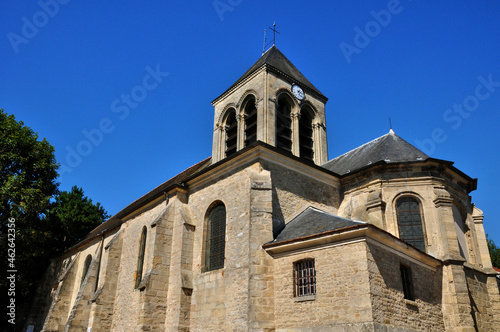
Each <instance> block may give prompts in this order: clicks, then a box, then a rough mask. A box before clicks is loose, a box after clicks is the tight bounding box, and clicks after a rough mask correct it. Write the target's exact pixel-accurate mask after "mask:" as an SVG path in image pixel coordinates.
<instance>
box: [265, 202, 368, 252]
mask: <svg viewBox="0 0 500 332" xmlns="http://www.w3.org/2000/svg"><path fill="white" fill-rule="evenodd" d="M362 224H366V223H365V222H364V221H356V220H351V219H346V218H342V217H339V216H336V215H333V214H330V213H327V212H324V211H321V210H319V209H316V208H314V207H311V206H310V207H308V208H307V209H305V210H304V211H302V212H301V213H300V214H299V215H298V216H296V217H295V218H293V219H292V220H291V221H290V222H289V223H287V224H286V225H285V228H283V230H282V231H281V232H280V233H279V235H278V236H277V237H276V239H275V240H274V241H272V242H270V243H273V244H274V243H279V242H284V241H290V240H294V239H299V238H303V237H307V236H312V235H317V234H321V233H325V232H330V231H335V230H338V229H342V228H346V227H351V226H357V225H362Z"/></svg>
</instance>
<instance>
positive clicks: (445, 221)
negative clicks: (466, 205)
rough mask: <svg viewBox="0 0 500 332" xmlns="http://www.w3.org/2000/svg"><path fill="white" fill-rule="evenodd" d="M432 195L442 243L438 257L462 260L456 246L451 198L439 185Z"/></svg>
mask: <svg viewBox="0 0 500 332" xmlns="http://www.w3.org/2000/svg"><path fill="white" fill-rule="evenodd" d="M434 195H435V199H434V204H435V206H436V213H437V216H438V220H439V221H440V222H439V224H440V225H441V229H440V231H441V241H442V243H443V252H441V253H438V255H439V256H440V257H439V258H440V259H442V260H458V261H463V260H464V259H463V258H462V256H461V255H460V249H459V247H458V240H457V232H456V231H455V220H454V218H453V211H452V204H453V199H452V198H451V196H450V194H449V193H448V191H446V190H445V189H444V188H440V187H436V188H434Z"/></svg>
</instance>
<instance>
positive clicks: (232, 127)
mask: <svg viewBox="0 0 500 332" xmlns="http://www.w3.org/2000/svg"><path fill="white" fill-rule="evenodd" d="M237 137H238V122H237V121H236V113H235V111H234V110H233V111H231V113H230V114H229V116H228V117H227V120H226V157H229V156H230V155H232V154H233V153H235V152H236V148H237V146H236V144H237Z"/></svg>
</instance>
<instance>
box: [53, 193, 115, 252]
mask: <svg viewBox="0 0 500 332" xmlns="http://www.w3.org/2000/svg"><path fill="white" fill-rule="evenodd" d="M107 218H109V216H108V214H107V213H106V210H104V208H103V207H102V206H101V204H100V203H96V204H94V203H93V202H92V199H90V198H88V197H87V196H85V194H84V192H83V189H82V188H78V187H77V186H73V187H72V188H71V191H69V192H67V191H62V192H60V193H59V195H58V196H57V197H56V199H55V202H54V204H53V205H52V207H51V209H50V211H49V214H48V215H47V219H48V220H49V221H50V224H51V230H52V233H53V239H54V247H55V248H56V250H57V252H58V253H59V252H62V251H63V250H65V249H68V248H69V247H71V246H72V245H74V244H76V243H77V242H79V241H81V240H83V238H84V237H85V236H86V235H87V234H88V233H89V232H90V231H91V230H92V229H94V228H96V227H97V226H99V225H100V224H101V223H102V222H103V221H104V220H106V219H107Z"/></svg>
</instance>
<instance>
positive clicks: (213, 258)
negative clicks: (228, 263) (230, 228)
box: [204, 203, 226, 271]
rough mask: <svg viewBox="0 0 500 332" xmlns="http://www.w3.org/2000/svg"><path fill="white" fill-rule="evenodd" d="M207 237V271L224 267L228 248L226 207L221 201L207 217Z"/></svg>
mask: <svg viewBox="0 0 500 332" xmlns="http://www.w3.org/2000/svg"><path fill="white" fill-rule="evenodd" d="M206 225H207V230H206V231H207V233H206V238H205V269H204V270H205V271H213V270H218V269H221V268H223V267H224V256H225V249H226V207H225V206H224V204H222V203H219V204H217V205H216V206H215V207H213V208H212V210H210V213H209V214H208V217H207V224H206Z"/></svg>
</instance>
